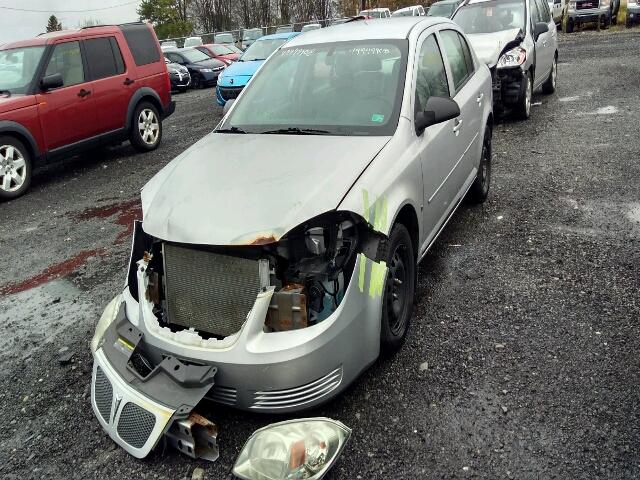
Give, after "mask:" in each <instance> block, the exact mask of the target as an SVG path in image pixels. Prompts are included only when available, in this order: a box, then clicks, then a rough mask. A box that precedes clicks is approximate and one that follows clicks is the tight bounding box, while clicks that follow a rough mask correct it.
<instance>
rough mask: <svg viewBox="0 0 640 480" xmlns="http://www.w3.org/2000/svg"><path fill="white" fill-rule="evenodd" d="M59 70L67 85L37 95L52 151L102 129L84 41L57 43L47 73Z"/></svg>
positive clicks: (44, 130) (42, 123)
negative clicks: (96, 116)
mask: <svg viewBox="0 0 640 480" xmlns="http://www.w3.org/2000/svg"><path fill="white" fill-rule="evenodd" d="M56 73H59V74H60V75H61V76H62V80H63V82H64V83H63V86H62V87H59V88H56V89H53V90H49V91H47V92H41V93H39V94H38V95H37V97H38V111H39V116H40V124H41V127H42V132H43V134H44V139H45V143H46V145H47V150H49V151H51V150H55V149H57V148H60V147H63V146H66V145H69V144H72V143H75V142H78V141H80V140H84V139H86V138H88V137H92V136H93V135H95V134H96V133H97V131H98V122H96V119H95V116H94V115H95V102H94V99H93V96H92V95H91V93H92V85H91V82H89V81H87V76H86V72H85V64H84V61H83V56H82V51H81V48H80V42H78V41H73V42H64V43H58V44H57V45H55V46H54V48H53V52H52V53H51V56H50V58H49V63H48V64H47V69H46V71H45V74H44V75H45V76H47V75H53V74H56Z"/></svg>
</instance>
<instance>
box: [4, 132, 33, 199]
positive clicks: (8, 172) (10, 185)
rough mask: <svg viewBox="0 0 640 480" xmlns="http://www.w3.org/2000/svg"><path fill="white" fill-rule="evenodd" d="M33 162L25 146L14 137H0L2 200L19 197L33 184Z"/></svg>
mask: <svg viewBox="0 0 640 480" xmlns="http://www.w3.org/2000/svg"><path fill="white" fill-rule="evenodd" d="M31 169H32V161H31V155H30V154H29V151H28V150H27V148H26V147H25V145H24V144H23V143H22V142H21V141H20V140H18V139H17V138H14V137H8V136H0V199H2V200H10V199H12V198H16V197H19V196H20V195H22V194H23V193H24V192H26V191H27V189H28V188H29V184H30V183H31Z"/></svg>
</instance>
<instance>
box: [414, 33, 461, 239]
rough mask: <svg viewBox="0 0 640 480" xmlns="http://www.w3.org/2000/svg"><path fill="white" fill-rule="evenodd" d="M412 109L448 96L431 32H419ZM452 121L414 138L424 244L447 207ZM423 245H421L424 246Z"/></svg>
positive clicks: (454, 155) (453, 139)
mask: <svg viewBox="0 0 640 480" xmlns="http://www.w3.org/2000/svg"><path fill="white" fill-rule="evenodd" d="M415 61H416V64H415V68H414V72H415V84H414V85H415V87H414V94H415V98H414V111H415V112H419V111H424V110H425V106H426V104H427V101H428V100H429V97H449V96H450V91H449V81H448V79H447V73H446V69H445V66H444V61H443V58H442V52H441V50H440V45H439V44H438V39H437V37H436V35H435V33H423V34H422V35H421V36H420V38H418V42H417V50H416V60H415ZM453 126H454V121H453V120H449V121H448V122H444V123H440V124H437V125H432V126H430V127H428V128H427V129H426V130H425V131H424V132H423V133H422V134H421V135H420V136H418V137H417V140H416V142H417V146H418V148H417V150H418V151H419V152H420V161H421V164H422V179H423V185H424V199H423V201H422V204H423V206H424V208H423V211H422V214H423V221H424V227H425V228H424V230H425V240H426V243H425V245H424V247H426V245H428V244H429V243H430V242H431V240H432V239H433V237H434V235H435V234H436V233H437V231H438V228H439V226H440V224H441V222H442V221H443V220H444V217H445V215H446V213H447V211H448V210H449V205H450V203H451V198H450V197H449V196H448V195H447V192H446V189H443V186H444V185H445V184H446V182H447V177H448V175H449V172H450V171H451V170H452V168H453V166H454V165H455V163H456V160H457V159H458V153H457V152H458V148H457V147H456V146H455V145H456V144H457V143H458V139H457V138H456V136H455V134H454V133H453V131H452V129H453ZM424 247H423V248H424Z"/></svg>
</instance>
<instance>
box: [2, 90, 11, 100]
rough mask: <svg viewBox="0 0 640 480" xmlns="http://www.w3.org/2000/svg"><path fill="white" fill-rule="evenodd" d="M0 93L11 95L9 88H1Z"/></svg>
mask: <svg viewBox="0 0 640 480" xmlns="http://www.w3.org/2000/svg"><path fill="white" fill-rule="evenodd" d="M0 95H6V96H7V98H9V97H10V96H11V90H2V89H0Z"/></svg>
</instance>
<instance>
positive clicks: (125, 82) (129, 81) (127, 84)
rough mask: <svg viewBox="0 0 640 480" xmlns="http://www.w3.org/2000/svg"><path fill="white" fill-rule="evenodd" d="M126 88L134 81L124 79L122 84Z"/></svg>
mask: <svg viewBox="0 0 640 480" xmlns="http://www.w3.org/2000/svg"><path fill="white" fill-rule="evenodd" d="M123 83H124V84H125V85H126V86H129V85H131V84H132V83H135V80H131V79H130V78H128V77H127V78H126V79H125V80H124V82H123Z"/></svg>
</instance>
